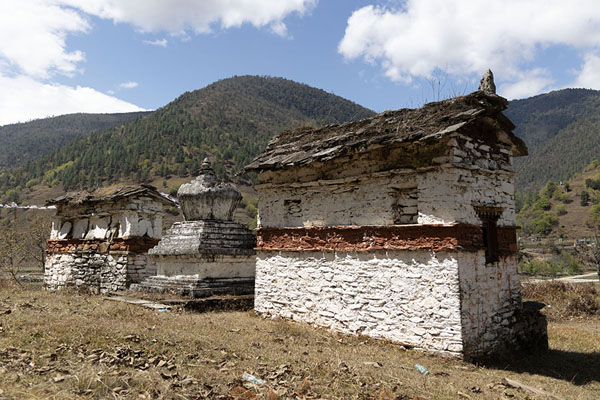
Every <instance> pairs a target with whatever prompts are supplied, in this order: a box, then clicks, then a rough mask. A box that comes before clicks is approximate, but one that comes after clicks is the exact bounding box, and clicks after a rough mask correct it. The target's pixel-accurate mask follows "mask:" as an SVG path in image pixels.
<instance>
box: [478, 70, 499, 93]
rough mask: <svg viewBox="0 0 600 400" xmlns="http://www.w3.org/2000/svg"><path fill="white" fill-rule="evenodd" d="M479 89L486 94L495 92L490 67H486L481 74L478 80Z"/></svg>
mask: <svg viewBox="0 0 600 400" xmlns="http://www.w3.org/2000/svg"><path fill="white" fill-rule="evenodd" d="M479 90H481V91H482V92H485V93H488V94H496V85H495V84H494V74H493V73H492V70H491V69H488V70H487V71H485V73H484V74H483V77H482V78H481V81H480V82H479Z"/></svg>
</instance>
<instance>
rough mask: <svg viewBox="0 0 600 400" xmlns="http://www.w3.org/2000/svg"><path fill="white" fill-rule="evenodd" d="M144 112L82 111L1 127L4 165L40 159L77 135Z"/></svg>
mask: <svg viewBox="0 0 600 400" xmlns="http://www.w3.org/2000/svg"><path fill="white" fill-rule="evenodd" d="M144 114H146V113H145V112H133V113H121V114H82V113H80V114H69V115H61V116H59V117H52V118H43V119H37V120H34V121H30V122H24V123H18V124H10V125H4V126H0V143H2V146H0V167H7V166H16V165H21V164H23V163H24V162H27V161H29V160H35V159H38V158H40V157H42V156H44V155H46V154H48V153H51V152H52V151H55V150H57V149H59V148H61V147H62V146H64V145H65V144H67V143H68V142H70V141H71V140H73V139H75V138H77V137H81V136H88V135H91V134H93V133H96V132H100V131H104V130H106V129H109V128H112V127H114V126H118V125H121V124H123V123H126V122H129V121H131V120H132V119H134V118H137V117H139V116H141V115H144Z"/></svg>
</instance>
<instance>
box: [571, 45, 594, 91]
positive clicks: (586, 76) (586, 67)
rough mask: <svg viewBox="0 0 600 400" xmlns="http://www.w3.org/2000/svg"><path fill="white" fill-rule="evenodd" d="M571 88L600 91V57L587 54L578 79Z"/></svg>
mask: <svg viewBox="0 0 600 400" xmlns="http://www.w3.org/2000/svg"><path fill="white" fill-rule="evenodd" d="M570 86H571V87H580V88H585V89H600V57H599V56H597V55H596V54H593V53H588V54H586V55H585V56H584V63H583V65H582V67H581V70H579V71H577V77H576V78H575V81H574V82H573V83H572V84H571V85H570Z"/></svg>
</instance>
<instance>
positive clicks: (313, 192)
mask: <svg viewBox="0 0 600 400" xmlns="http://www.w3.org/2000/svg"><path fill="white" fill-rule="evenodd" d="M489 76H491V73H490V74H489ZM489 76H488V80H490V79H489ZM484 81H485V79H484V80H482V87H480V90H479V91H476V92H474V93H471V94H469V95H466V96H463V97H457V98H452V99H449V100H445V101H441V102H436V103H430V104H426V105H425V106H424V107H422V108H420V109H402V110H398V111H386V112H384V113H381V114H379V115H377V116H375V117H372V118H368V119H364V120H361V121H358V122H351V123H347V124H343V125H329V126H325V127H323V128H318V129H312V128H301V129H298V130H293V131H285V132H282V133H280V134H279V135H278V136H277V137H275V138H274V139H273V140H272V141H271V142H270V143H269V144H268V146H267V148H266V150H265V151H264V152H263V153H262V154H261V155H260V156H258V157H257V158H256V159H255V160H254V161H253V162H252V164H250V165H249V166H248V167H247V168H246V170H248V171H256V172H257V173H258V179H259V184H258V185H257V190H258V193H259V205H258V208H259V221H258V231H257V261H256V291H255V309H256V311H258V312H260V313H263V314H266V315H271V316H280V317H285V318H290V319H293V320H297V321H303V322H307V323H311V324H316V325H319V326H325V327H329V328H331V329H334V330H337V331H341V332H346V333H360V334H363V335H367V336H371V337H375V338H384V339H389V340H393V341H396V342H400V343H403V344H406V345H409V346H412V347H414V348H417V349H422V350H427V351H434V352H439V353H446V354H452V355H456V356H460V357H464V358H466V359H475V358H480V357H486V356H490V355H494V354H496V353H502V352H505V351H509V350H513V349H526V348H532V347H535V348H545V347H547V336H546V321H545V317H544V316H543V315H542V314H541V313H539V311H537V310H529V309H526V308H523V305H522V300H521V292H520V279H519V275H518V271H517V243H516V229H517V227H516V226H515V207H514V187H513V177H514V172H513V168H512V161H513V157H518V156H523V155H526V154H527V148H526V146H525V144H524V143H523V141H521V139H519V138H518V137H516V136H515V135H514V134H513V133H512V130H513V129H514V125H513V124H512V123H511V121H510V120H508V118H507V117H505V116H504V115H503V113H502V111H503V110H505V109H506V107H507V104H508V102H507V100H506V99H504V98H502V97H500V96H497V95H496V94H495V93H494V91H493V89H490V85H489V82H488V85H486V84H485V82H484ZM492 85H493V81H492Z"/></svg>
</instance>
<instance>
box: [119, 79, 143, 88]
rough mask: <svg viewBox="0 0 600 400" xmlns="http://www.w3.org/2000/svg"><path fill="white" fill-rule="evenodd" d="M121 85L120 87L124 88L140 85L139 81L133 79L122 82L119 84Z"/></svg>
mask: <svg viewBox="0 0 600 400" xmlns="http://www.w3.org/2000/svg"><path fill="white" fill-rule="evenodd" d="M119 87H120V88H123V89H133V88H135V87H138V83H137V82H132V81H129V82H123V83H121V84H120V85H119Z"/></svg>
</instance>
